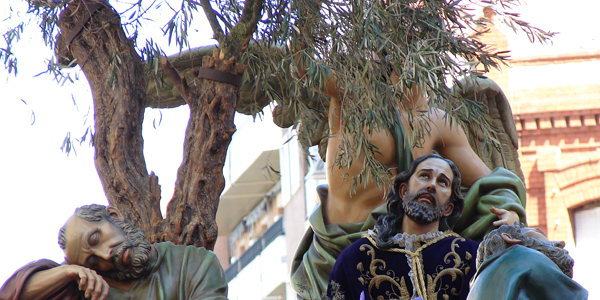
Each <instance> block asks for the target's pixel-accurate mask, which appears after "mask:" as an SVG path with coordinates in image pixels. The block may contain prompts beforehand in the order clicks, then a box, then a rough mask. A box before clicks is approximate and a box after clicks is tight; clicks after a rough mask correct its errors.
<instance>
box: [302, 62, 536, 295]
mask: <svg viewBox="0 0 600 300" xmlns="http://www.w3.org/2000/svg"><path fill="white" fill-rule="evenodd" d="M331 77H332V78H331V79H330V80H328V81H327V84H326V85H325V89H324V91H323V93H324V94H326V95H327V96H329V97H331V100H330V106H329V135H328V137H327V140H326V142H327V153H326V161H325V163H326V170H327V183H328V187H329V188H328V193H319V194H320V195H323V194H327V197H326V198H323V197H322V198H321V203H320V205H318V206H317V207H316V209H315V211H314V212H313V213H312V214H311V216H310V217H309V222H310V225H311V227H310V228H309V229H308V230H307V232H306V234H305V235H304V237H303V240H302V241H301V243H300V245H299V247H298V249H297V251H296V254H295V256H294V260H293V262H292V270H291V271H292V286H293V287H294V289H295V290H296V291H297V292H298V294H299V295H300V297H302V298H304V299H320V297H321V296H322V295H323V294H324V293H325V290H326V286H327V279H328V277H329V274H330V272H331V270H332V268H333V265H334V263H335V261H336V259H337V257H338V255H339V254H340V253H341V252H342V250H343V249H344V248H346V247H347V246H348V245H350V244H351V243H352V242H354V241H356V240H358V239H359V238H360V237H361V235H362V234H363V233H365V232H366V231H367V230H368V229H372V228H373V226H374V225H375V221H376V220H377V218H378V217H379V216H380V215H382V214H384V213H385V212H386V207H385V198H384V195H385V193H386V191H387V190H388V188H389V187H386V186H384V187H379V186H377V184H376V183H375V182H374V180H370V181H369V182H368V183H367V184H366V185H363V184H362V183H361V184H358V185H356V190H355V192H353V190H352V186H351V181H349V180H347V178H351V177H353V176H356V175H357V174H358V173H359V172H360V171H361V169H362V167H363V163H362V162H363V161H364V159H365V156H364V154H361V155H360V156H359V157H356V158H354V159H353V163H352V165H351V166H350V167H349V168H346V167H340V166H338V165H337V164H336V163H335V161H336V159H335V158H336V155H337V154H338V151H340V145H341V143H342V137H341V135H342V132H341V128H342V127H343V126H346V124H345V123H344V118H343V113H342V107H343V105H344V101H352V99H341V98H340V95H343V94H344V93H343V92H341V91H339V90H338V89H337V85H336V82H335V77H334V76H331ZM391 80H392V83H396V82H397V81H398V77H397V76H395V73H393V74H392V76H391ZM481 80H482V82H485V84H486V85H487V87H489V89H488V91H489V90H491V91H492V94H493V95H498V97H501V98H503V99H504V101H505V102H506V103H507V101H506V98H505V97H504V94H503V93H502V91H501V90H500V88H499V87H498V86H497V85H495V84H494V83H493V82H492V81H491V80H488V79H481ZM472 92H473V91H471V93H472ZM404 95H405V99H403V101H404V102H405V103H407V105H408V106H409V107H411V108H412V110H413V112H415V114H420V117H421V118H423V119H425V120H427V121H428V123H429V125H430V128H431V131H430V132H429V134H428V135H425V136H423V137H422V140H421V141H419V142H418V143H416V144H415V145H406V144H405V143H404V141H405V135H410V134H411V126H410V122H409V121H410V120H409V116H408V113H403V114H402V115H399V116H397V120H396V122H394V124H395V125H394V126H393V127H391V128H388V129H385V130H381V131H377V130H373V132H372V134H371V135H370V137H369V142H370V143H372V144H373V145H374V146H375V147H376V148H377V149H378V151H379V153H378V154H377V155H376V159H377V160H378V161H379V162H381V163H382V164H383V165H385V166H386V167H387V168H388V169H389V171H390V176H391V177H390V178H393V177H394V176H396V174H398V173H400V172H402V171H405V170H407V169H408V167H409V165H410V163H411V162H412V161H413V158H419V157H421V156H423V155H427V154H430V153H433V152H435V153H438V154H440V156H442V157H444V158H447V159H450V160H452V161H453V162H455V164H456V166H457V167H458V169H459V170H460V171H461V174H462V184H463V185H464V186H465V187H468V188H469V189H468V193H467V194H466V195H465V209H464V211H463V214H462V217H461V219H459V220H458V221H457V223H456V226H455V228H454V229H455V231H456V232H457V233H459V234H460V235H461V236H464V237H467V238H470V239H473V240H476V241H479V240H481V238H482V237H483V236H484V235H485V234H486V233H487V232H489V231H490V230H492V229H493V228H494V226H499V225H502V224H512V223H513V222H514V221H521V222H525V221H526V219H525V199H526V194H525V187H524V185H523V182H522V181H521V180H520V179H519V177H518V176H517V175H515V174H514V173H512V172H510V171H508V170H506V169H504V168H502V167H498V168H496V169H494V170H493V171H490V169H489V168H488V167H487V166H486V164H485V163H484V162H483V161H482V160H481V159H480V157H479V156H478V155H477V154H476V153H475V152H474V151H473V149H472V148H471V146H470V144H469V140H468V139H467V136H466V134H465V132H464V131H463V130H462V128H460V126H450V124H449V122H448V120H446V119H445V118H444V113H443V112H442V111H441V110H439V109H437V108H430V107H429V106H428V104H427V99H426V96H425V94H424V93H423V92H422V91H421V90H420V89H418V88H416V87H413V89H412V90H407V91H405V93H404ZM417 112H418V113H417ZM509 113H510V112H509ZM510 115H511V116H512V114H510ZM513 122H514V121H513ZM513 127H514V125H513ZM503 147H505V145H503ZM515 152H516V151H515ZM501 157H505V156H504V155H501Z"/></svg>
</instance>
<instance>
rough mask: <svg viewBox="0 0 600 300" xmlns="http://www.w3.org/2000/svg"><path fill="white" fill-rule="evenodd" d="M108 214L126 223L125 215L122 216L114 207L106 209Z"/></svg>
mask: <svg viewBox="0 0 600 300" xmlns="http://www.w3.org/2000/svg"><path fill="white" fill-rule="evenodd" d="M106 212H107V213H108V215H109V216H111V217H113V218H115V219H119V220H121V221H125V218H124V217H123V214H121V212H120V211H119V210H118V209H117V208H116V207H113V206H107V207H106Z"/></svg>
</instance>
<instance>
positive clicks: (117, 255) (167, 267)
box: [0, 205, 227, 300]
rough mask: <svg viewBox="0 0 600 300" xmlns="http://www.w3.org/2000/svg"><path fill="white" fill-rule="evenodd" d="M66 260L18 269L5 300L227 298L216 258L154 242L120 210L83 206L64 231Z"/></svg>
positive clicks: (0, 293)
mask: <svg viewBox="0 0 600 300" xmlns="http://www.w3.org/2000/svg"><path fill="white" fill-rule="evenodd" d="M59 245H60V247H61V248H62V249H63V251H64V254H65V262H64V263H62V264H57V263H55V262H53V261H50V260H39V261H35V262H32V263H29V264H27V265H26V266H24V267H23V268H21V269H19V270H18V271H17V272H15V274H13V275H12V277H11V278H9V280H8V281H7V282H6V283H5V284H4V286H2V288H1V289H0V299H2V300H8V299H10V300H18V299H28V300H31V299H43V300H45V299H51V300H58V299H68V300H75V299H82V300H83V299H92V300H104V299H157V300H158V299H227V281H226V279H225V273H224V271H223V268H222V267H221V265H220V263H219V261H218V259H217V257H216V256H215V254H214V253H212V252H211V251H208V250H206V249H204V248H202V247H200V248H197V247H194V246H183V245H174V244H173V243H171V242H163V243H155V244H151V243H150V242H148V241H147V240H146V238H145V237H144V234H143V233H142V231H141V230H140V229H138V228H135V227H133V225H132V224H131V223H130V222H129V221H127V220H125V219H124V217H123V215H122V214H121V212H120V211H119V210H117V209H116V208H114V207H110V206H109V207H106V206H102V205H88V206H83V207H80V208H78V209H77V210H76V211H75V213H74V214H73V216H71V217H70V218H69V220H68V221H67V222H66V223H65V225H64V226H63V227H62V228H61V229H60V233H59Z"/></svg>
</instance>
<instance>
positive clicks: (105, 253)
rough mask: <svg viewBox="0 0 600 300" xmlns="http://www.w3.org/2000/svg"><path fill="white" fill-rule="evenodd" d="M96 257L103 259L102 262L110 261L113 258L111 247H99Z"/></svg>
mask: <svg viewBox="0 0 600 300" xmlns="http://www.w3.org/2000/svg"><path fill="white" fill-rule="evenodd" d="M95 254H96V256H98V257H101V258H103V259H104V260H107V261H110V260H112V257H113V248H112V247H101V248H99V249H97V250H96V253H95Z"/></svg>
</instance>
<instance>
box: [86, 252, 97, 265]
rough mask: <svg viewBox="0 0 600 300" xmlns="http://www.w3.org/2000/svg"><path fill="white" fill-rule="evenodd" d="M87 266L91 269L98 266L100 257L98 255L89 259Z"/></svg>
mask: <svg viewBox="0 0 600 300" xmlns="http://www.w3.org/2000/svg"><path fill="white" fill-rule="evenodd" d="M86 265H87V266H89V267H90V268H93V267H96V266H98V257H97V256H96V255H91V256H90V257H88V259H87V261H86Z"/></svg>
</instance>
